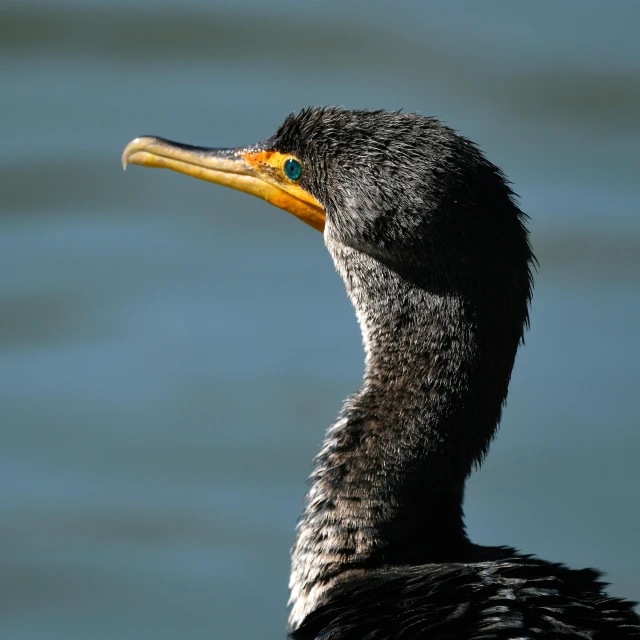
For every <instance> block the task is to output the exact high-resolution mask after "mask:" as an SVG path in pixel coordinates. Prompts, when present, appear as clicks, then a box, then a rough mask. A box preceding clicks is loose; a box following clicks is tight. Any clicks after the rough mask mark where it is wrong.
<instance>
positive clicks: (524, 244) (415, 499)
mask: <svg viewBox="0 0 640 640" xmlns="http://www.w3.org/2000/svg"><path fill="white" fill-rule="evenodd" d="M124 157H125V160H126V161H129V162H133V163H137V164H144V165H148V166H163V167H168V168H172V169H175V170H178V171H181V172H183V173H188V174H190V175H196V176H197V177H201V178H204V179H209V180H211V181H213V182H218V183H222V184H227V185H230V186H234V187H236V188H239V189H241V190H244V191H248V192H250V193H253V194H256V195H260V196H261V197H263V198H265V199H267V200H269V201H271V202H273V203H275V204H277V205H278V206H281V207H282V208H285V209H288V210H289V211H291V212H293V213H294V214H295V215H297V216H298V217H300V218H301V219H303V220H305V221H306V222H308V223H309V224H311V225H312V226H314V227H316V228H318V229H323V230H324V237H325V243H326V245H327V248H328V249H329V251H330V253H331V255H332V257H333V260H334V263H335V265H336V269H337V270H338V272H339V273H340V275H341V276H342V278H343V280H344V283H345V287H346V290H347V293H348V295H349V297H350V298H351V301H352V303H353V305H354V308H355V311H356V315H357V317H358V321H359V323H360V327H361V330H362V335H363V342H364V347H365V355H366V359H365V374H364V380H363V385H362V388H361V389H360V390H359V391H358V392H356V393H355V394H354V395H353V396H352V397H351V398H349V399H348V400H347V402H346V403H345V406H344V408H343V410H342V412H341V414H340V416H339V418H338V420H337V421H336V422H335V424H334V425H333V426H332V427H331V428H330V429H329V431H328V433H327V437H326V440H325V443H324V445H323V448H322V451H321V453H320V455H319V456H318V458H317V460H316V468H315V471H314V473H313V474H312V477H311V487H310V490H309V493H308V495H307V498H306V502H305V509H304V512H303V515H302V517H301V520H300V523H299V528H298V534H297V538H296V542H295V545H294V548H293V552H292V558H293V559H292V572H291V581H290V588H291V598H290V605H291V615H290V618H289V624H290V633H291V637H292V638H293V639H295V640H312V639H317V640H320V639H323V640H338V639H345V640H351V639H353V640H356V639H359V640H364V639H370V640H374V639H380V640H382V639H389V640H391V639H392V638H393V639H396V638H397V639H400V638H406V639H407V640H410V639H411V638H443V639H444V638H456V639H471V638H478V639H479V638H483V639H489V638H496V639H502V638H504V639H506V638H512V639H516V638H547V637H548V638H562V637H567V638H571V637H575V638H593V639H597V638H630V637H640V621H639V620H638V617H637V616H636V614H635V613H634V612H633V608H632V605H631V604H630V603H628V602H626V601H623V600H620V599H614V598H609V597H607V596H606V595H604V594H603V592H602V584H601V583H600V582H598V574H597V573H596V572H594V571H592V570H583V571H572V570H569V569H567V568H565V567H563V566H562V565H556V564H551V563H547V562H544V561H540V560H537V559H534V558H530V557H527V556H521V555H517V554H516V552H515V551H514V550H513V549H509V548H505V547H479V546H477V545H474V544H473V543H472V542H471V541H470V540H469V539H468V537H467V535H466V532H465V528H464V522H463V511H462V503H463V497H464V485H465V481H466V479H467V477H468V476H469V474H470V473H471V471H472V469H473V467H474V465H477V464H479V463H480V462H481V461H482V460H483V458H484V456H485V454H486V452H487V450H488V447H489V444H490V442H491V439H492V438H493V436H494V434H495V431H496V429H497V425H498V423H499V420H500V415H501V410H502V405H503V403H504V401H505V398H506V394H507V387H508V383H509V378H510V375H511V369H512V367H513V362H514V358H515V354H516V351H517V348H518V345H519V343H520V342H521V340H522V336H523V331H524V329H525V327H526V325H527V322H528V304H529V301H530V297H531V287H532V277H531V269H532V265H533V262H534V257H533V254H532V252H531V249H530V246H529V241H528V235H527V231H526V228H525V225H524V221H525V216H524V214H523V213H522V212H521V211H520V210H519V208H518V207H517V205H516V204H515V202H514V197H513V194H512V192H511V190H510V189H509V187H508V186H507V184H506V181H505V179H504V177H503V175H502V173H501V172H500V171H499V170H498V169H497V168H496V167H495V166H494V165H492V164H491V163H489V162H488V161H487V160H486V159H485V158H484V157H483V156H482V154H481V153H480V152H479V150H478V149H477V148H476V147H475V146H474V145H473V144H472V143H470V142H469V141H468V140H466V139H465V138H463V137H461V136H459V135H457V134H456V133H455V132H454V131H453V130H451V129H449V128H447V127H445V126H443V125H442V124H440V123H439V122H438V121H436V120H434V119H430V118H423V117H420V116H416V115H413V114H401V113H386V112H368V111H344V110H341V109H308V110H304V111H303V112H301V113H300V114H299V115H298V116H295V117H294V116H290V117H289V118H288V119H287V120H286V121H285V122H284V124H283V125H282V126H281V127H280V129H279V130H278V132H277V133H276V134H275V135H274V136H273V137H271V138H269V139H267V140H266V141H264V142H262V143H260V144H259V145H256V146H255V147H248V148H245V149H240V150H235V151H214V150H206V149H202V148H195V147H186V146H184V145H176V144H175V143H169V142H168V141H164V140H161V139H155V138H143V139H140V140H136V141H134V142H133V143H131V145H129V147H127V149H126V150H125V156H124ZM194 167H196V169H194Z"/></svg>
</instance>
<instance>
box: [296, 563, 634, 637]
mask: <svg viewBox="0 0 640 640" xmlns="http://www.w3.org/2000/svg"><path fill="white" fill-rule="evenodd" d="M603 587H604V583H602V582H600V581H599V574H598V573H597V572H596V571H593V570H592V569H584V570H581V571H576V570H571V569H568V568H567V567H565V566H563V565H559V564H553V563H550V562H545V561H542V560H538V559H535V558H529V557H525V556H513V557H511V558H508V559H505V560H499V561H489V562H476V563H465V564H462V563H446V564H432V565H422V566H417V567H396V568H389V569H385V570H379V571H373V572H371V573H369V574H366V575H364V576H360V577H357V578H354V579H352V580H349V581H346V582H344V583H342V584H341V585H340V586H339V587H337V588H336V589H335V590H334V591H333V592H332V594H331V596H330V597H329V599H328V600H327V601H326V602H325V603H324V604H323V605H322V606H320V607H319V608H318V609H317V610H316V611H314V612H313V613H311V614H310V615H309V616H308V617H307V619H306V620H305V621H304V623H303V624H302V625H301V626H300V627H299V628H298V629H297V630H296V631H295V632H293V633H292V634H291V636H290V637H291V640H320V639H322V640H356V639H357V640H396V639H397V640H401V639H403V640H412V639H414V638H429V639H445V638H446V639H447V640H458V639H459V640H463V639H464V640H508V639H509V640H518V639H525V638H527V639H529V638H530V639H531V640H533V639H534V638H583V639H587V640H599V639H605V638H606V639H611V640H613V639H618V638H640V618H639V617H638V615H637V614H636V613H635V612H634V609H633V603H631V602H628V601H626V600H622V599H619V598H611V597H608V596H607V595H606V594H605V593H603Z"/></svg>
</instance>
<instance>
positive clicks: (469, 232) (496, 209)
mask: <svg viewBox="0 0 640 640" xmlns="http://www.w3.org/2000/svg"><path fill="white" fill-rule="evenodd" d="M123 163H124V165H125V166H126V164H140V165H144V166H150V167H163V168H169V169H173V170H175V171H179V172H181V173H185V174H188V175H191V176H193V177H196V178H200V179H203V180H208V181H211V182H215V183H218V184H223V185H226V186H230V187H233V188H236V189H239V190H241V191H245V192H247V193H251V194H253V195H257V196H259V197H262V198H263V199H265V200H267V201H269V202H271V203H272V204H275V205H276V206H279V207H281V208H283V209H286V210H288V211H290V212H291V213H293V214H295V215H296V216H297V217H299V218H300V219H302V220H303V221H304V222H306V223H307V224H309V225H311V226H312V227H314V228H315V229H318V230H320V231H323V232H324V233H325V238H326V239H327V243H328V244H329V241H331V242H332V243H334V244H335V243H339V244H341V245H344V246H347V247H350V248H352V249H355V250H356V251H358V252H361V253H363V254H367V255H369V256H371V257H373V258H375V259H376V260H378V261H379V262H381V263H383V264H385V265H386V266H387V267H389V268H391V269H393V270H394V271H396V272H398V273H400V274H401V275H403V277H407V278H413V279H415V280H417V281H418V284H424V283H428V286H432V287H433V286H438V287H442V288H445V289H448V290H457V289H460V288H464V289H469V288H475V289H478V288H479V289H483V288H486V287H489V288H491V287H492V286H494V285H498V288H500V284H505V283H506V281H507V280H510V279H511V280H512V279H513V278H514V277H515V278H516V279H517V280H520V281H521V282H520V288H521V289H522V291H521V296H522V298H523V299H524V298H525V297H526V299H528V297H529V295H530V289H529V267H530V263H531V260H532V255H531V251H530V248H529V244H528V239H527V232H526V229H525V227H524V224H523V218H524V215H523V214H522V213H521V212H520V210H519V209H518V207H517V206H516V205H515V204H514V201H513V194H512V192H511V190H510V189H509V187H508V185H507V183H506V181H505V179H504V176H503V175H502V173H501V172H500V170H499V169H497V168H496V167H495V166H494V165H493V164H491V163H490V162H488V161H487V160H486V159H485V158H484V156H483V155H482V154H481V152H480V151H479V150H478V149H477V147H476V146H475V145H474V144H473V143H471V142H470V141H469V140H467V139H466V138H463V137H462V136H460V135H458V134H457V133H455V132H454V131H453V130H452V129H450V128H448V127H446V126H444V125H442V124H441V123H440V122H438V121H437V120H435V119H433V118H427V117H422V116H418V115H415V114H405V113H398V112H391V113H390V112H385V111H348V110H344V109H340V108H333V107H332V108H309V109H304V110H303V111H301V112H300V113H299V114H297V115H290V116H289V117H287V119H286V120H285V121H284V123H283V124H282V125H281V126H280V128H279V129H278V131H277V132H276V133H275V134H274V135H273V136H271V137H270V138H267V139H266V140H264V141H263V142H260V143H258V144H256V145H253V146H250V147H243V148H238V149H209V148H204V147H194V146H189V145H183V144H178V143H174V142H171V141H168V140H164V139H161V138H154V137H143V138H137V139H135V140H134V141H132V142H131V143H130V144H129V145H127V147H126V149H125V151H124V154H123ZM434 274H436V275H437V277H435V276H434ZM525 281H526V282H525Z"/></svg>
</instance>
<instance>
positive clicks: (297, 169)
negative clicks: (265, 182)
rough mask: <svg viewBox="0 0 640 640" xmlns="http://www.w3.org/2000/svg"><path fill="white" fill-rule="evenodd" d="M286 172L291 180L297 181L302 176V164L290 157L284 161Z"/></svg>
mask: <svg viewBox="0 0 640 640" xmlns="http://www.w3.org/2000/svg"><path fill="white" fill-rule="evenodd" d="M284 173H285V175H286V176H287V178H289V180H293V181H294V182H297V181H298V180H300V178H301V176H302V165H301V164H300V163H299V162H298V161H297V160H294V159H293V158H289V159H288V160H287V161H286V162H285V163H284Z"/></svg>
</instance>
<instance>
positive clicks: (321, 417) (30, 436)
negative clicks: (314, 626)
mask: <svg viewBox="0 0 640 640" xmlns="http://www.w3.org/2000/svg"><path fill="white" fill-rule="evenodd" d="M639 22H640V3H638V2H634V1H629V2H622V1H618V2H613V1H610V2H607V3H604V2H601V1H599V0H575V1H566V2H557V1H556V0H553V1H548V2H542V1H540V0H539V1H538V2H536V3H521V2H512V1H511V0H504V1H501V2H499V1H489V0H485V1H483V2H473V1H469V2H459V1H452V0H442V1H437V2H434V1H430V2H425V1H424V0H413V1H408V2H402V3H395V4H392V3H390V2H388V1H387V2H380V1H377V0H366V2H365V1H362V2H345V1H344V0H330V1H326V2H322V3H311V2H300V3H297V4H292V3H290V2H280V1H275V0H274V1H272V2H264V1H258V0H254V1H253V2H250V1H244V2H243V1H239V0H227V1H216V0H181V1H180V2H177V1H175V2H170V1H169V0H154V1H152V0H135V1H134V0H82V1H80V0H76V1H73V0H58V1H55V2H54V1H53V0H40V1H36V0H19V1H17V0H4V2H3V3H2V6H1V8H0V78H1V82H2V88H1V90H0V116H1V118H0V194H1V197H0V209H1V215H0V296H1V302H0V438H1V442H2V446H1V447H0V474H1V476H2V482H1V485H0V487H1V488H0V635H1V636H2V638H11V639H12V640H17V639H21V640H22V639H27V638H29V639H30V638H47V639H49V638H66V639H68V640H72V639H75V638H83V639H84V638H91V639H92V640H100V639H102V638H104V639H112V638H121V639H123V640H124V639H129V638H132V639H142V638H153V639H155V640H159V639H164V638H177V637H179V638H205V637H208V638H236V639H242V638H255V637H260V638H278V637H279V638H283V637H284V634H285V631H284V630H285V620H286V615H287V611H286V600H287V577H288V570H289V559H288V553H289V547H290V545H291V543H292V541H293V536H294V526H295V523H296V518H297V516H298V513H299V510H300V505H301V502H302V498H303V495H304V491H305V485H304V480H305V478H306V477H307V475H308V474H309V472H310V470H311V458H312V456H313V455H314V454H315V452H316V451H317V449H318V447H319V445H320V442H321V439H322V436H323V432H324V429H325V428H326V427H327V426H328V425H329V424H330V423H331V422H332V420H333V418H334V416H335V415H336V413H337V411H338V409H339V407H340V404H341V401H342V399H343V398H344V397H345V396H347V395H348V394H349V393H351V392H353V391H354V390H355V389H356V388H357V387H358V385H359V382H360V377H361V373H362V360H363V354H362V348H361V345H360V335H359V332H358V328H357V325H356V320H355V318H354V314H353V312H352V309H351V308H350V305H349V302H348V301H347V298H346V296H345V294H344V291H343V286H342V282H341V281H340V279H339V278H338V276H337V275H336V274H335V273H334V270H333V266H332V263H331V260H330V258H329V255H328V254H327V252H326V250H325V248H324V246H323V243H322V238H321V237H320V235H319V234H318V233H316V232H315V231H313V230H312V229H311V228H309V227H307V226H305V225H303V224H302V223H300V222H299V221H297V220H295V219H294V218H293V217H292V216H290V215H288V214H286V213H285V212H283V211H280V210H277V209H275V208H273V207H271V206H270V205H268V204H266V203H264V202H262V201H259V200H257V199H255V198H250V197H248V196H246V195H243V194H239V193H236V192H233V191H230V190H225V189H222V188H220V187H214V186H213V185H210V184H207V183H202V182H198V181H195V180H191V179H188V178H186V177H185V176H180V175H177V174H173V173H170V172H160V171H149V170H142V169H140V168H138V167H131V168H130V169H129V170H128V171H127V173H126V174H123V172H122V168H121V166H120V154H121V152H122V148H123V147H124V145H125V144H126V143H127V142H128V141H129V140H130V139H132V138H134V137H135V136H138V135H142V134H157V135H162V136H165V137H169V138H172V139H175V140H180V141H183V142H188V143H194V144H205V145H206V144H210V145H216V146H236V145H241V144H245V143H251V142H254V141H257V140H260V139H262V138H265V137H267V136H268V135H270V134H271V133H273V132H274V130H275V129H276V127H277V126H278V125H279V124H280V122H281V121H282V119H283V118H284V117H285V116H286V115H287V114H288V113H289V112H291V111H297V110H298V109H300V108H301V107H303V106H306V105H310V104H315V105H324V104H339V105H344V106H346V107H352V108H358V107H369V108H385V109H399V108H403V109H405V110H407V111H418V112H421V113H423V114H427V115H436V116H438V117H440V118H442V119H444V120H445V121H446V122H447V123H448V124H450V125H451V126H453V127H455V128H457V129H459V130H460V131H462V132H463V133H464V134H465V135H467V136H469V137H471V138H472V139H474V140H475V141H477V142H478V143H479V144H480V145H481V147H482V148H483V149H484V150H485V152H486V154H487V155H488V157H489V158H490V159H491V160H492V161H493V162H495V163H497V164H498V165H499V166H501V167H502V168H503V169H504V170H505V171H506V173H507V175H508V176H509V177H510V179H511V180H512V181H513V183H514V187H515V190H516V191H517V192H518V193H519V194H520V196H521V204H522V208H523V209H524V210H525V211H526V212H528V213H529V214H530V216H531V230H532V234H533V236H532V237H533V244H534V247H535V250H536V253H537V255H538V257H539V260H540V270H539V273H538V276H537V281H536V290H535V297H534V303H533V309H532V316H531V324H532V326H531V331H530V332H529V334H528V337H527V344H526V347H524V348H522V349H521V350H520V352H519V356H518V359H517V362H516V367H515V370H514V375H513V379H512V383H511V391H510V395H509V404H508V407H507V410H506V412H505V414H504V419H503V422H502V428H501V432H500V435H499V437H498V439H497V441H496V442H495V444H494V446H493V449H492V451H491V454H490V456H489V458H488V460H487V462H486V464H485V465H484V467H483V468H482V470H481V471H480V472H478V473H476V474H475V475H474V476H473V478H472V479H471V481H470V483H469V488H468V493H467V502H466V512H467V517H468V518H467V519H468V526H469V531H470V534H471V536H472V538H473V539H474V540H476V541H477V542H481V543H486V544H511V545H514V546H516V547H518V548H520V549H523V550H525V551H527V552H530V553H535V554H538V555H540V556H542V557H543V558H546V559H549V560H557V561H564V562H567V563H568V564H570V565H571V566H574V567H584V566H596V567H599V568H600V569H602V570H604V571H606V572H607V574H608V579H609V580H610V581H611V583H612V584H611V589H610V590H611V593H613V594H616V595H625V596H627V597H629V598H635V599H640V553H639V552H638V540H639V539H640V509H638V495H639V492H638V487H639V486H640V466H639V465H638V463H637V460H638V451H639V446H640V432H639V430H638V426H639V423H640V404H639V403H638V392H639V391H640V389H639V386H638V380H639V379H640V375H639V374H640V358H639V356H640V353H639V351H640V349H639V346H640V341H639V339H638V327H639V326H640V218H639V217H638V211H639V204H640V183H639V181H638V170H639V164H638V144H639V143H640V120H639V118H638V114H639V113H640V82H639V78H640V74H639V72H640V45H639V44H638V37H637V25H638V24H639Z"/></svg>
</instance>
